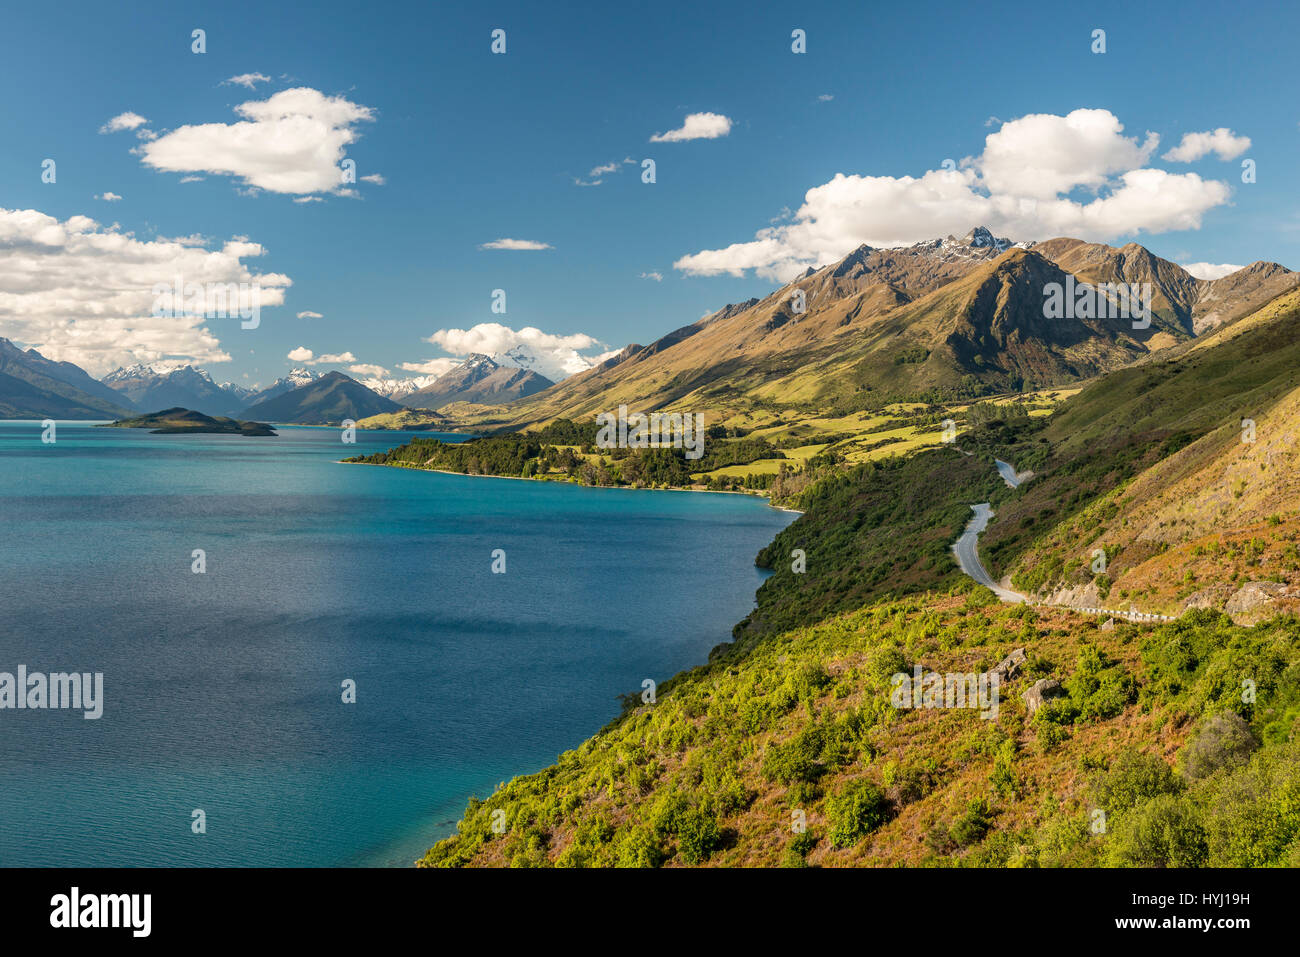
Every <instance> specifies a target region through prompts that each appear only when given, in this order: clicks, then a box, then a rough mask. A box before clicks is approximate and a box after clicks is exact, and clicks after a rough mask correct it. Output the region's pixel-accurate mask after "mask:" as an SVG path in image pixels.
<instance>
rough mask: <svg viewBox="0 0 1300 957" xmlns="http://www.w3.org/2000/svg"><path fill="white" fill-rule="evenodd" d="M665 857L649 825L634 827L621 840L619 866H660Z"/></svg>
mask: <svg viewBox="0 0 1300 957" xmlns="http://www.w3.org/2000/svg"><path fill="white" fill-rule="evenodd" d="M663 859H664V855H663V850H662V849H661V848H660V847H659V842H658V841H657V840H655V836H654V832H653V831H651V830H650V828H648V827H634V828H632V829H631V830H629V831H628V832H627V833H626V834H624V835H623V839H622V840H621V841H619V845H618V858H617V864H618V866H619V867H658V866H659V865H660V864H662V863H663Z"/></svg>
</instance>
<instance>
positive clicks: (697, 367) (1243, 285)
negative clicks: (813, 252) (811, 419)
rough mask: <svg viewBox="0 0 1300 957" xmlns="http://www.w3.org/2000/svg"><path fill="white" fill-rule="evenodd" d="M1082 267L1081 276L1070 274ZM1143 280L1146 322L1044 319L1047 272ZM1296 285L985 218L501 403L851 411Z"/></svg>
mask: <svg viewBox="0 0 1300 957" xmlns="http://www.w3.org/2000/svg"><path fill="white" fill-rule="evenodd" d="M1071 277H1073V279H1071ZM1068 282H1080V283H1105V282H1114V283H1121V282H1123V283H1150V291H1151V313H1152V315H1151V323H1150V328H1147V329H1134V328H1133V323H1132V322H1131V321H1130V319H1128V318H1123V319H1115V318H1112V319H1106V318H1097V319H1088V318H1081V319H1051V318H1047V316H1046V311H1045V308H1044V302H1045V290H1046V288H1047V287H1049V286H1050V285H1051V284H1053V283H1059V284H1061V285H1063V286H1064V285H1066V284H1067V283H1068ZM1297 284H1300V274H1297V273H1295V272H1292V271H1290V270H1288V269H1285V268H1284V267H1282V266H1280V265H1278V264H1276V263H1268V262H1257V263H1254V264H1252V265H1250V266H1247V267H1245V268H1244V269H1241V270H1238V271H1236V272H1234V273H1232V274H1231V275H1228V276H1225V277H1223V278H1221V279H1216V280H1202V279H1197V278H1195V277H1194V276H1192V275H1191V274H1190V273H1188V272H1187V271H1186V270H1185V269H1183V268H1182V267H1181V266H1179V265H1177V264H1176V263H1173V262H1169V261H1168V260H1164V259H1161V258H1160V257H1158V256H1155V255H1154V254H1152V253H1151V252H1150V251H1148V250H1146V249H1145V248H1143V247H1142V246H1139V245H1137V244H1134V243H1130V244H1128V245H1125V246H1123V247H1119V248H1116V247H1111V246H1106V245H1103V244H1098V243H1085V242H1082V241H1081V240H1077V239H1053V240H1048V241H1045V242H1039V243H1028V242H1026V243H1012V242H1011V241H1010V240H1007V239H1003V238H998V237H994V236H993V235H992V234H991V233H990V232H989V230H987V229H985V228H983V227H977V228H975V229H973V230H972V231H971V232H970V233H968V234H967V235H966V236H964V237H962V238H956V237H953V236H949V237H947V238H945V239H936V240H931V241H928V242H921V243H916V244H914V245H911V246H905V247H899V248H893V249H875V248H872V247H870V246H867V245H863V246H860V247H859V248H857V249H855V250H854V251H853V252H851V253H849V254H848V255H847V256H845V257H844V258H843V259H841V260H840V261H839V262H836V263H832V264H830V265H827V266H823V267H821V268H819V269H813V268H811V267H810V268H809V269H808V270H807V272H805V273H804V274H803V275H802V276H800V277H799V278H797V279H795V280H794V281H792V282H790V283H788V284H786V285H785V286H783V287H781V288H780V289H777V290H775V291H774V292H772V293H769V294H768V295H767V296H764V297H762V298H755V299H750V300H748V301H746V302H742V303H738V304H733V305H728V306H726V307H724V308H722V309H720V310H718V311H716V312H714V313H712V314H710V315H708V316H705V317H704V318H702V319H700V320H699V321H697V322H694V323H691V324H690V325H687V326H683V327H681V328H679V329H677V330H674V331H673V332H670V333H668V334H667V335H666V336H663V337H662V338H660V339H658V340H656V341H654V342H652V343H651V344H649V345H647V346H628V347H627V348H626V349H624V350H623V351H622V352H620V353H619V354H618V355H617V356H614V357H613V358H611V359H609V360H608V361H606V362H604V363H602V364H601V365H599V366H597V367H594V368H592V369H589V370H587V371H585V372H581V373H578V374H577V375H574V376H571V377H569V378H567V379H565V380H563V381H562V382H560V383H559V384H558V385H556V386H554V387H553V388H550V389H548V390H545V391H543V392H541V393H539V394H536V395H534V396H531V397H525V398H524V399H523V400H521V401H516V402H513V403H511V404H510V405H507V406H505V407H504V408H502V409H499V410H495V411H496V412H497V413H499V414H498V415H496V416H494V421H500V422H503V423H507V424H511V425H516V426H522V425H527V424H531V423H537V422H545V421H549V420H550V419H553V418H556V417H561V416H562V417H567V418H575V419H577V418H584V417H589V416H591V415H594V414H595V413H597V412H600V411H606V410H608V409H611V408H615V407H616V406H617V405H619V404H624V403H626V404H629V405H635V406H636V407H638V408H644V409H646V410H654V409H662V408H667V407H670V406H675V407H679V408H687V407H689V408H691V409H694V410H699V409H709V410H713V411H715V412H716V413H720V414H722V415H723V416H724V417H725V416H726V415H731V414H739V413H744V412H746V411H751V410H753V409H756V408H762V407H764V406H776V407H788V408H800V409H805V410H809V409H819V410H824V411H829V412H840V413H843V412H846V411H850V410H854V409H864V408H878V407H880V406H882V405H884V404H887V403H889V402H896V401H902V400H939V401H950V400H960V399H963V398H966V399H969V398H977V397H979V396H981V395H988V394H995V393H1002V392H1015V391H1022V390H1025V391H1027V390H1031V389H1035V388H1042V387H1048V386H1056V385H1061V384H1064V383H1067V382H1071V381H1076V380H1078V379H1086V378H1091V377H1093V376H1096V375H1098V374H1101V373H1104V372H1108V371H1110V370H1113V369H1117V368H1120V367H1122V366H1125V365H1128V364H1130V363H1133V362H1135V361H1138V360H1141V359H1144V358H1145V357H1147V356H1149V355H1151V354H1153V353H1157V352H1159V351H1161V350H1164V349H1168V348H1171V347H1174V346H1177V345H1178V344H1179V343H1181V342H1185V341H1188V340H1190V339H1193V338H1195V337H1196V336H1198V335H1202V334H1204V333H1205V332H1207V331H1209V330H1212V329H1214V328H1218V327H1219V326H1221V325H1224V324H1230V323H1232V322H1234V321H1236V320H1237V319H1239V318H1241V317H1242V316H1243V315H1246V314H1247V313H1249V312H1251V311H1252V310H1253V309H1255V308H1257V307H1258V306H1259V305H1261V304H1263V303H1265V302H1267V301H1269V300H1270V299H1272V298H1274V297H1276V296H1278V295H1280V294H1282V293H1284V292H1286V291H1288V290H1290V289H1293V288H1295V287H1296V285H1297Z"/></svg>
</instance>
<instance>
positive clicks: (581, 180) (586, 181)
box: [573, 156, 636, 186]
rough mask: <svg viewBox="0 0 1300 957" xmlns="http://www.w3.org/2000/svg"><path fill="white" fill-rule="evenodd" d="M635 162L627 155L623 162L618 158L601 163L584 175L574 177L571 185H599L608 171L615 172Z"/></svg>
mask: <svg viewBox="0 0 1300 957" xmlns="http://www.w3.org/2000/svg"><path fill="white" fill-rule="evenodd" d="M635 162H636V160H634V159H633V158H632V157H630V156H629V157H627V158H626V159H624V160H623V162H621V163H620V162H619V161H618V160H611V161H610V162H608V163H601V164H600V165H599V166H593V167H592V168H591V172H589V173H588V174H587V175H586V176H585V177H582V176H578V177H575V178H574V180H573V185H574V186H599V185H600V184H601V183H603V182H605V177H606V176H608V175H609V174H610V173H617V172H618V171H619V170H621V169H622V168H623V167H624V166H626V165H627V164H628V163H635Z"/></svg>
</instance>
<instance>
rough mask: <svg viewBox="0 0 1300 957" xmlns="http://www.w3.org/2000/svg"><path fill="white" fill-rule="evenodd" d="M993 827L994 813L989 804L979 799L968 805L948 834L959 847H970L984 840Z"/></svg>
mask: <svg viewBox="0 0 1300 957" xmlns="http://www.w3.org/2000/svg"><path fill="white" fill-rule="evenodd" d="M992 826H993V812H992V810H990V808H989V802H988V801H986V800H984V799H983V798H978V799H976V800H974V801H971V802H970V803H969V804H967V805H966V810H965V812H964V813H963V814H962V816H961V817H959V818H957V820H955V821H953V823H952V826H951V827H950V828H949V829H948V833H949V835H951V837H952V839H953V842H954V843H956V845H957V846H958V847H970V845H972V844H978V843H979V842H980V841H981V840H983V839H984V835H985V834H987V833H988V831H989V828H990V827H992Z"/></svg>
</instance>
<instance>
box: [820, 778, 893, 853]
mask: <svg viewBox="0 0 1300 957" xmlns="http://www.w3.org/2000/svg"><path fill="white" fill-rule="evenodd" d="M888 814H889V802H888V801H886V800H885V795H884V793H883V792H882V791H881V790H880V788H878V787H876V786H875V785H874V784H872V783H871V782H870V781H855V782H853V783H852V784H850V785H848V787H846V788H845V789H844V790H843V791H841V792H840V793H839V794H837V795H834V796H832V797H830V798H828V799H827V800H826V819H827V821H829V823H830V833H829V837H830V841H831V844H832V845H833V846H835V847H852V846H853V845H854V844H856V843H857V842H858V841H860V840H862V838H864V837H866V835H868V834H870V833H871V832H872V831H874V830H875V829H876V828H878V827H880V825H882V824H884V823H885V820H886V818H887V817H888Z"/></svg>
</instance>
